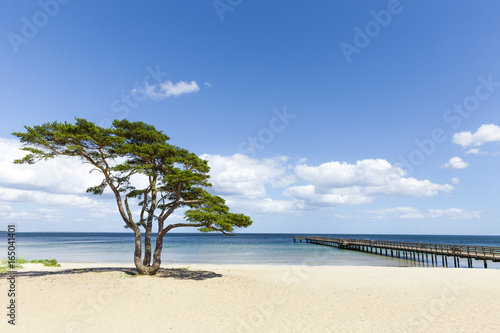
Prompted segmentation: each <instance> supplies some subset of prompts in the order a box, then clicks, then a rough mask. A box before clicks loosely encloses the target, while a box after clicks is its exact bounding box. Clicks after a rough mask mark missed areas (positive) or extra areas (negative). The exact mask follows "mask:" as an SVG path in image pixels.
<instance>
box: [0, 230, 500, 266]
mask: <svg viewBox="0 0 500 333" xmlns="http://www.w3.org/2000/svg"><path fill="white" fill-rule="evenodd" d="M297 235H301V236H303V235H306V234H248V233H244V234H236V236H234V237H229V236H225V235H222V234H202V233H172V234H167V235H166V236H165V242H164V247H163V254H162V263H163V264H169V263H170V264H174V263H175V264H186V265H189V264H273V265H281V264H308V265H334V266H418V265H422V264H421V263H420V264H419V263H416V262H414V261H408V260H404V259H398V258H391V257H385V256H380V255H375V254H367V253H361V252H356V251H349V250H340V249H337V248H332V247H326V246H320V245H315V244H308V243H294V242H293V236H297ZM311 236H313V235H311ZM314 236H325V237H344V238H363V239H381V240H398V241H409V242H429V243H444V244H464V245H466V244H468V245H485V246H500V236H443V235H344V234H314ZM1 239H4V240H3V241H1ZM133 244H134V237H133V234H132V233H54V232H50V233H45V232H36V233H21V232H19V233H16V252H17V253H16V254H17V257H25V258H27V259H30V260H32V259H57V260H58V261H59V262H113V263H132V262H133V251H134V246H133ZM6 256H7V234H6V233H5V232H2V233H0V258H6ZM462 260H463V265H462V267H463V266H466V260H465V259H462ZM474 267H482V262H480V261H475V262H474ZM489 267H491V268H500V264H499V263H496V264H492V263H491V264H489Z"/></svg>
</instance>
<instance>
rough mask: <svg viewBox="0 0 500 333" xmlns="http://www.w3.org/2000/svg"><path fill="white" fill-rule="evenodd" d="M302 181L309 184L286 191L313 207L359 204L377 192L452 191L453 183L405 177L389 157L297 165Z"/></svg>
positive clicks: (422, 193)
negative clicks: (443, 183) (352, 162)
mask: <svg viewBox="0 0 500 333" xmlns="http://www.w3.org/2000/svg"><path fill="white" fill-rule="evenodd" d="M295 174H296V176H297V178H298V179H299V180H301V181H304V182H307V183H310V184H308V185H304V186H294V187H291V188H288V189H286V190H285V192H284V194H285V195H286V196H288V197H290V198H294V199H296V200H301V201H304V202H307V203H308V204H310V205H312V206H328V205H331V206H336V205H342V204H352V205H359V204H364V203H368V202H371V201H373V200H375V197H376V195H380V194H381V195H388V196H410V197H423V196H434V195H437V194H438V193H439V192H446V193H447V192H450V191H451V190H453V187H452V186H451V185H448V184H445V185H441V184H434V183H432V182H430V181H429V180H418V179H415V178H411V177H410V178H407V177H405V174H406V172H405V171H404V170H403V169H401V168H400V167H398V166H394V165H391V164H390V163H389V162H387V161H386V160H381V159H376V160H374V159H367V160H361V161H357V162H356V164H349V163H346V162H342V163H340V162H328V163H323V164H321V165H319V166H317V167H314V166H308V165H305V164H302V165H298V166H296V167H295Z"/></svg>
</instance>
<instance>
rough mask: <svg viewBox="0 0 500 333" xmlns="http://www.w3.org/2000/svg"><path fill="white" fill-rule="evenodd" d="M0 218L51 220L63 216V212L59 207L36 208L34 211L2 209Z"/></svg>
mask: <svg viewBox="0 0 500 333" xmlns="http://www.w3.org/2000/svg"><path fill="white" fill-rule="evenodd" d="M0 218H1V219H2V220H12V221H17V220H49V221H56V220H60V219H61V218H62V216H61V212H60V211H59V210H57V209H45V208H40V209H37V210H35V212H34V213H29V212H15V211H13V209H11V210H10V211H1V210H0Z"/></svg>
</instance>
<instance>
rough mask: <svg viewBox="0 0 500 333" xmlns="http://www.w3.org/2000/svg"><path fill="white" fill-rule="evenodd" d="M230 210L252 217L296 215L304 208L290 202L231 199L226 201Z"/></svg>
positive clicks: (268, 199)
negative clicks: (261, 215)
mask: <svg viewBox="0 0 500 333" xmlns="http://www.w3.org/2000/svg"><path fill="white" fill-rule="evenodd" d="M226 203H227V204H228V205H229V207H231V210H234V211H242V212H245V213H247V214H249V213H251V214H252V215H260V214H297V213H299V212H300V211H301V210H302V209H303V208H304V207H302V206H300V203H298V202H294V201H291V200H274V199H271V198H264V199H247V200H243V199H241V198H232V199H228V200H226Z"/></svg>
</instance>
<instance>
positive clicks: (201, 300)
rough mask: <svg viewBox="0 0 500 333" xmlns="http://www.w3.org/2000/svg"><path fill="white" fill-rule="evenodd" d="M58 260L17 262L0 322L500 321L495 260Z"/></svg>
mask: <svg viewBox="0 0 500 333" xmlns="http://www.w3.org/2000/svg"><path fill="white" fill-rule="evenodd" d="M34 266H38V267H34ZM61 266H62V267H45V266H43V265H40V264H25V265H24V268H23V269H20V270H19V271H18V274H17V275H18V277H17V283H18V289H19V296H18V300H17V301H18V304H19V310H18V311H19V316H18V323H17V325H16V327H14V328H12V327H6V326H7V323H6V320H3V321H2V322H1V323H0V331H2V332H3V331H5V332H10V331H12V332H14V331H15V332H29V331H36V332H86V331H88V332H93V331H96V332H99V331H108V332H115V331H116V332H118V331H121V332H132V331H137V330H139V329H142V330H145V329H146V330H149V331H152V332H157V331H161V332H163V331H172V332H245V333H246V332H402V331H404V332H423V331H425V332H475V331H482V332H495V331H500V324H497V319H496V314H497V313H498V312H499V311H500V303H499V302H498V299H500V284H498V281H499V279H500V272H499V271H498V270H490V269H452V268H436V267H429V268H432V269H421V268H423V267H367V266H310V265H276V266H272V265H244V264H241V265H226V264H219V265H216V264H203V265H188V264H184V265H183V264H177V265H169V264H165V265H162V269H163V270H162V271H161V273H159V274H158V275H156V276H140V275H136V274H135V273H134V272H135V267H134V265H133V263H131V264H122V263H115V264H110V263H61ZM98 268H101V269H98ZM186 268H187V269H186ZM73 270H77V271H73ZM65 271H66V272H67V273H64V272H65ZM30 272H31V273H30ZM7 287H8V286H7V280H6V279H2V281H1V283H0V289H3V290H6V288H7ZM4 294H5V295H4ZM7 301H8V300H7V297H6V293H2V296H1V297H0V302H2V304H7V303H6V302H7ZM485 309H487V311H485ZM8 326H11V325H8ZM41 327H43V329H42V330H41Z"/></svg>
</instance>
